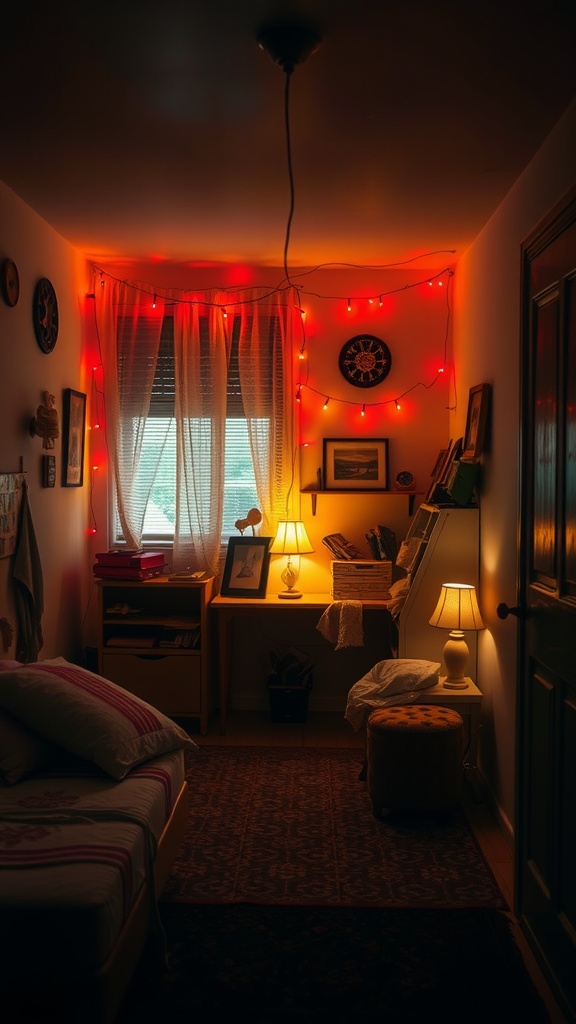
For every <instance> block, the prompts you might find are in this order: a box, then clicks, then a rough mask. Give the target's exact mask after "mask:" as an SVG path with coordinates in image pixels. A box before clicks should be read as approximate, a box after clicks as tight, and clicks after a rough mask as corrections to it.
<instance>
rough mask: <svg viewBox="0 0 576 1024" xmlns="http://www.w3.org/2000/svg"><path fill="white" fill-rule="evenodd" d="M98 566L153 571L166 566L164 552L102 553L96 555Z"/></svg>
mask: <svg viewBox="0 0 576 1024" xmlns="http://www.w3.org/2000/svg"><path fill="white" fill-rule="evenodd" d="M96 562H97V564H98V565H105V566H110V567H117V566H124V567H125V568H127V569H152V568H153V567H154V566H157V565H164V552H163V551H101V552H99V553H97V554H96Z"/></svg>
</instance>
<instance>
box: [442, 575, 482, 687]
mask: <svg viewBox="0 0 576 1024" xmlns="http://www.w3.org/2000/svg"><path fill="white" fill-rule="evenodd" d="M429 622H430V625H431V626H438V627H439V628H440V629H449V630H450V633H449V636H448V639H447V641H446V643H445V645H444V664H445V666H446V679H445V680H444V683H443V685H444V686H445V687H446V689H448V690H465V689H466V687H467V685H468V684H467V682H466V679H465V678H464V677H465V674H466V665H467V664H468V655H469V653H470V652H469V651H468V644H467V643H466V640H465V639H464V633H463V632H462V631H463V630H465V629H484V623H483V622H482V616H481V615H480V609H479V607H478V601H477V599H476V589H475V587H473V586H472V585H471V584H470V583H443V584H442V589H441V591H440V597H439V598H438V604H437V605H436V608H435V610H434V614H433V615H432V618H431V619H430V620H429Z"/></svg>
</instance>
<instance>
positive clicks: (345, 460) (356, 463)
mask: <svg viewBox="0 0 576 1024" xmlns="http://www.w3.org/2000/svg"><path fill="white" fill-rule="evenodd" d="M324 489H325V490H327V491H387V490H388V489H389V469H388V438H387V437H370V438H362V439H360V440H359V439H358V438H345V437H325V438H324Z"/></svg>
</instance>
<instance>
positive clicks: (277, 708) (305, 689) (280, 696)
mask: <svg viewBox="0 0 576 1024" xmlns="http://www.w3.org/2000/svg"><path fill="white" fill-rule="evenodd" d="M311 689H312V675H311V673H309V674H308V675H307V676H305V678H304V679H303V680H302V682H301V683H299V684H298V685H297V686H286V684H285V683H282V682H279V681H278V677H277V676H269V677H268V699H269V701H270V717H271V719H272V721H273V722H305V721H306V719H307V717H308V699H309V696H310V690H311Z"/></svg>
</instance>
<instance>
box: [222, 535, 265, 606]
mask: <svg viewBox="0 0 576 1024" xmlns="http://www.w3.org/2000/svg"><path fill="white" fill-rule="evenodd" d="M271 542H272V537H230V539H229V541H228V551H227V553H226V563H225V565H224V573H223V576H222V586H221V588H220V593H221V594H222V596H223V597H242V598H251V597H253V598H262V597H266V587H267V584H268V572H269V569H270V544H271Z"/></svg>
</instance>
